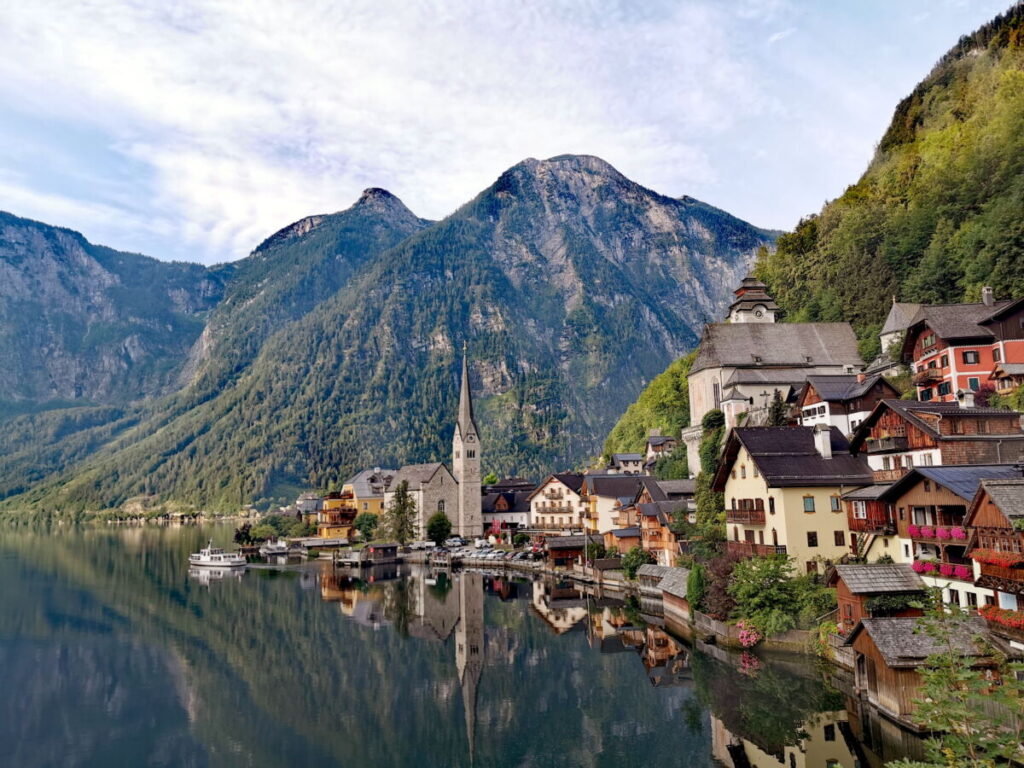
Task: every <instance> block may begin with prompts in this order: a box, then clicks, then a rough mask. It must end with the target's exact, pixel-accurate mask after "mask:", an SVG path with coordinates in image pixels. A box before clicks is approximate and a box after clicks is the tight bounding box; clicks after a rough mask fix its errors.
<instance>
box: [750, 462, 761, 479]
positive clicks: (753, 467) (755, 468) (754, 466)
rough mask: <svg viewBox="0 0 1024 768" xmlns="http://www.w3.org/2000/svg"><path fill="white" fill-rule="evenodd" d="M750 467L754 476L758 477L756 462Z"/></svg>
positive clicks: (759, 474)
mask: <svg viewBox="0 0 1024 768" xmlns="http://www.w3.org/2000/svg"><path fill="white" fill-rule="evenodd" d="M750 468H751V469H752V470H754V477H760V476H761V473H760V472H758V471H757V464H751V465H750Z"/></svg>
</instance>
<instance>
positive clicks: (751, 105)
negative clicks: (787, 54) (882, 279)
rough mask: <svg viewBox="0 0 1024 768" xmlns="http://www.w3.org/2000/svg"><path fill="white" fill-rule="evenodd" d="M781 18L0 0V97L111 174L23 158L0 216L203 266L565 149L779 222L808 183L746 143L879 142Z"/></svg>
mask: <svg viewBox="0 0 1024 768" xmlns="http://www.w3.org/2000/svg"><path fill="white" fill-rule="evenodd" d="M795 14H796V11H795V10H794V9H793V8H792V7H791V6H790V4H789V3H786V2H783V1H782V0H743V2H739V3H737V4H735V5H733V4H720V3H717V2H713V1H712V0H704V1H701V2H687V3H677V2H671V1H670V0H664V1H663V2H645V3H631V2H627V1H626V0H619V1H617V0H594V2H590V3H587V4H582V3H578V2H571V1H570V0H565V1H564V2H545V3H540V2H537V3H522V4H515V5H513V4H504V3H503V4H497V3H474V2H455V1H454V0H453V1H451V2H447V3H427V2H405V1H399V0H392V1H391V2H381V1H380V0H353V1H352V2H346V3H343V4H342V3H336V2H331V1H330V0H306V1H302V0H293V2H288V3H285V2H278V0H250V2H246V3H237V2H232V0H181V1H180V2H175V3H152V2H148V1H147V0H120V1H119V2H110V1H109V0H94V1H93V2H75V3H68V2H61V1H60V0H34V2H32V3H7V4H3V5H0V98H2V99H3V100H4V103H5V104H8V105H11V107H12V109H14V110H16V111H17V112H18V114H19V115H22V116H23V117H24V121H25V122H28V123H31V121H37V122H40V123H54V124H56V123H60V124H68V125H75V126H88V128H89V130H90V132H91V133H92V134H94V135H96V136H100V137H102V139H100V140H99V141H101V142H102V147H101V149H102V151H103V152H110V153H115V154H116V155H117V156H118V157H121V158H123V159H124V162H125V165H126V167H129V168H131V169H132V172H131V173H127V172H122V173H120V174H112V175H111V176H110V178H106V179H103V181H102V183H101V184H98V185H96V186H95V188H93V189H90V190H86V191H83V189H82V188H81V185H77V186H75V185H70V184H67V183H64V182H66V181H67V179H66V177H65V174H67V173H73V172H74V171H73V169H72V170H71V171H69V170H68V169H66V168H56V167H46V166H45V164H43V165H42V166H40V167H39V168H38V169H37V171H36V172H35V173H28V174H24V169H20V170H21V172H22V173H23V175H22V176H20V177H17V178H15V177H11V176H10V175H8V177H7V180H6V182H5V184H4V186H0V207H9V208H12V209H14V210H15V212H16V213H17V212H23V213H29V214H31V215H34V216H37V217H39V218H44V219H45V220H48V221H52V222H53V223H58V224H65V225H68V226H75V227H77V228H80V229H82V230H83V231H84V232H85V233H86V234H87V235H88V236H90V237H91V238H93V239H98V235H97V231H99V232H100V233H102V234H103V236H104V237H108V239H107V241H106V242H107V243H108V244H110V245H113V246H116V247H130V248H135V249H139V250H149V251H150V252H155V253H156V255H161V256H169V255H176V256H184V257H188V258H196V259H198V260H202V261H207V262H209V261H215V260H221V259H225V258H237V257H238V256H241V255H244V254H245V253H246V252H248V251H249V250H250V249H251V248H252V247H253V246H254V245H255V244H256V243H257V242H258V241H259V240H260V239H261V238H262V237H264V236H266V235H267V234H269V233H270V232H272V231H274V230H275V229H277V228H278V227H280V226H282V225H284V224H286V223H288V222H290V221H292V220H294V219H297V218H300V217H301V216H305V215H307V214H310V213H318V212H326V211H333V210H338V209H340V208H344V207H347V206H348V205H349V204H351V202H353V201H354V200H355V199H356V197H357V196H358V194H359V192H360V191H361V190H362V189H363V188H364V187H367V186H382V187H386V188H388V189H390V190H391V191H392V192H394V193H395V194H397V195H398V196H399V197H401V198H402V199H403V200H404V201H405V202H406V203H407V204H408V205H409V206H410V207H411V208H412V209H413V210H414V211H415V212H416V213H417V214H419V215H421V216H428V217H441V216H443V215H445V214H447V213H449V212H450V211H452V210H454V209H455V208H456V207H457V206H458V205H460V204H461V203H463V202H465V201H466V200H467V199H469V198H470V197H471V196H472V195H474V194H475V193H477V192H478V191H480V190H481V189H482V188H484V187H485V186H486V185H488V184H489V183H491V182H492V181H493V180H494V179H495V178H496V177H497V176H498V174H500V173H501V171H503V170H504V169H505V168H506V167H508V166H509V165H511V164H513V163H515V162H518V161H519V160H521V159H523V158H525V157H527V156H534V157H547V156H551V155H555V154H560V153H567V152H577V153H590V154H596V155H600V156H602V157H604V158H605V159H606V160H608V161H609V162H611V163H612V164H613V165H616V166H617V167H618V168H619V169H620V170H621V171H622V172H623V173H625V174H626V175H628V176H630V177H631V178H634V179H636V180H637V181H639V182H641V183H643V184H646V185H648V186H651V187H654V188H656V189H658V190H659V191H662V192H665V193H666V194H673V195H679V194H684V193H689V194H695V195H698V196H701V195H702V194H705V193H706V194H707V195H708V196H711V197H713V198H715V199H714V202H716V204H719V205H723V206H725V207H728V208H730V210H733V212H735V213H737V214H738V215H741V216H746V217H748V218H751V219H752V220H754V221H755V222H756V223H759V224H767V225H775V226H785V225H787V224H789V223H792V221H793V220H795V215H794V213H795V212H805V211H806V210H807V203H806V202H805V200H807V199H813V200H814V201H815V204H817V200H818V196H814V197H810V198H809V197H808V196H807V194H806V192H805V191H804V190H799V189H794V190H789V191H790V193H791V194H793V195H797V196H798V199H794V200H786V199H785V198H786V195H784V194H782V195H780V194H779V191H778V190H777V189H773V185H774V184H775V183H776V182H777V179H776V178H773V175H774V174H775V169H774V167H772V166H771V165H768V166H765V167H763V168H760V169H759V168H757V167H754V166H751V165H750V164H749V163H747V161H748V160H753V159H756V158H759V157H764V156H765V154H766V152H765V149H764V145H765V141H760V142H754V141H751V139H750V137H751V136H753V135H759V136H760V135H762V134H765V135H770V136H771V139H772V141H773V142H774V145H769V147H768V152H767V154H768V155H769V157H774V158H776V160H777V161H779V162H781V163H782V164H783V165H784V164H785V161H786V159H787V158H790V157H796V156H797V155H800V154H801V153H804V152H805V151H807V150H806V148H807V147H812V148H814V150H815V152H817V154H815V156H814V157H813V158H810V161H809V162H810V163H811V164H812V165H813V164H817V165H822V164H824V162H825V161H826V159H827V150H825V151H824V152H825V154H822V150H820V149H819V148H818V146H817V144H816V140H815V139H814V138H813V137H810V136H809V135H808V134H811V133H813V134H815V135H817V136H818V137H821V136H829V137H830V139H831V138H834V137H837V136H841V138H842V140H843V141H852V142H853V144H854V145H855V147H856V150H853V149H851V150H850V152H854V151H856V152H858V153H859V154H858V155H857V156H858V157H860V156H862V155H863V154H864V153H865V149H864V148H865V147H870V145H871V143H873V142H874V141H875V140H876V139H877V136H875V135H867V134H866V132H865V131H864V130H863V125H864V124H865V121H864V119H863V117H862V116H857V115H852V114H849V112H848V110H852V109H856V108H858V105H857V101H858V97H857V96H856V94H858V93H863V92H865V91H864V90H863V89H861V88H858V87H857V86H858V83H857V82H853V83H852V84H849V83H848V84H845V85H846V86H847V87H846V88H845V90H847V91H849V92H850V93H851V94H854V95H852V96H851V95H844V94H842V93H832V92H833V91H843V90H844V88H837V87H836V84H835V82H832V83H831V84H830V87H829V88H827V89H825V92H824V94H823V93H822V92H821V91H820V89H819V86H818V85H817V84H816V82H815V81H820V80H828V79H829V78H830V77H831V76H834V75H835V74H836V72H837V69H836V68H835V67H833V66H830V65H829V63H828V62H827V61H826V62H823V63H822V64H821V65H820V66H819V67H817V69H816V70H815V71H813V72H810V73H806V72H801V71H800V69H799V67H795V66H794V67H790V68H789V69H786V66H785V63H784V62H782V63H779V62H777V61H776V60H775V57H776V56H777V52H778V51H779V50H781V47H775V48H773V49H770V50H772V51H773V53H771V54H768V53H759V50H760V48H759V46H758V45H757V44H756V43H757V42H758V41H764V40H769V42H772V41H778V40H781V39H783V38H784V37H785V36H787V35H789V34H790V32H791V31H792V27H791V23H792V22H793V21H794V17H795ZM805 16H807V13H806V12H802V13H801V26H802V25H803V17H805ZM780 29H781V30H782V31H781V32H780V31H778V30H780ZM804 37H808V38H811V37H813V36H812V35H811V34H808V35H806V36H805V35H801V38H804ZM761 46H762V47H763V43H761ZM840 71H842V73H843V74H844V75H845V76H849V77H852V78H854V79H856V77H857V76H858V75H857V73H856V68H855V67H853V66H850V67H846V68H840ZM805 81H806V82H810V83H811V85H812V91H811V93H810V95H809V96H806V97H803V95H802V94H800V91H801V88H802V87H803V86H804V84H805ZM877 92H878V89H876V91H875V93H877ZM794 94H798V95H799V96H800V98H804V100H803V101H800V100H799V98H797V97H796V96H794ZM807 99H813V100H816V101H817V102H819V103H817V104H814V103H808V101H807ZM829 99H832V100H834V101H829ZM795 102H796V103H795ZM811 108H818V109H820V110H822V113H821V114H818V115H816V116H815V119H814V120H807V118H806V110H808V109H811ZM885 109H891V104H886V105H885ZM2 121H3V117H0V127H2ZM816 125H822V130H820V131H817V130H814V126H816ZM871 126H872V128H871V129H872V130H874V124H873V123H871ZM862 134H863V135H862ZM851 137H852V138H851ZM818 143H820V141H819V142H818ZM748 144H749V145H750V148H749V152H748V153H747V154H739V155H738V154H737V153H738V152H741V151H745V150H743V148H744V147H746V146H747V145H748ZM755 145H756V146H755ZM86 149H88V148H87V147H83V151H84V150H86ZM2 157H3V155H2V154H0V158H2ZM844 172H845V169H844ZM758 174H760V176H758ZM741 175H742V176H743V178H739V176H741ZM62 183H64V187H65V188H63V189H62ZM42 190H45V191H42ZM55 190H56V191H55ZM815 194H816V195H817V193H815ZM91 195H95V196H96V197H95V198H92V197H91ZM24 209H27V210H24ZM796 215H798V213H797V214H796ZM119 219H120V220H123V222H122V223H121V224H118V221H119ZM787 219H788V220H787ZM100 223H101V224H102V227H98V226H96V225H97V224H100ZM119 227H120V234H119Z"/></svg>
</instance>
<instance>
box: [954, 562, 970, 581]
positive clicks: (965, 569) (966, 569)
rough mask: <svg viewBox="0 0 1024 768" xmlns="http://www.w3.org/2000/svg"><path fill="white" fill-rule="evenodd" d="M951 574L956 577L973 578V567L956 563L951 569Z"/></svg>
mask: <svg viewBox="0 0 1024 768" xmlns="http://www.w3.org/2000/svg"><path fill="white" fill-rule="evenodd" d="M953 575H954V576H956V577H957V578H958V579H973V578H974V569H973V568H971V567H970V566H967V565H958V566H957V567H956V568H954V569H953Z"/></svg>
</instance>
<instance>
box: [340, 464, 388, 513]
mask: <svg viewBox="0 0 1024 768" xmlns="http://www.w3.org/2000/svg"><path fill="white" fill-rule="evenodd" d="M397 471H398V470H395V469H382V468H381V467H374V468H373V469H364V470H363V471H362V472H359V473H358V474H356V475H353V476H352V477H350V478H349V479H348V480H346V481H345V484H344V485H342V486H341V490H342V493H348V494H351V496H352V501H353V503H354V504H355V507H356V512H357V514H361V513H363V512H369V513H370V514H373V515H379V514H381V513H382V512H383V511H384V493H385V492H386V491H387V489H388V487H389V486H390V485H391V480H392V478H393V477H394V476H395V473H396V472H397Z"/></svg>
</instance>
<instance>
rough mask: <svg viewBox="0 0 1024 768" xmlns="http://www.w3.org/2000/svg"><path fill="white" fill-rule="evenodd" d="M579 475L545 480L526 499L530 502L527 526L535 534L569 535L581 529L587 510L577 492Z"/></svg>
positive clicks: (562, 474)
mask: <svg viewBox="0 0 1024 768" xmlns="http://www.w3.org/2000/svg"><path fill="white" fill-rule="evenodd" d="M582 488H583V475H581V474H576V473H573V472H563V473H560V474H556V475H548V477H547V478H546V479H545V480H544V481H543V482H541V484H540V485H538V486H537V487H536V488H535V489H534V490H533V492H532V493H530V495H529V496H528V497H527V499H528V501H529V502H530V527H531V528H533V529H534V530H538V531H549V532H552V533H571V532H572V531H574V530H575V531H579V530H582V528H583V516H584V515H585V514H586V512H587V510H588V509H589V504H586V503H584V501H583V497H582V496H581V495H580V491H581V489H582Z"/></svg>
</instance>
